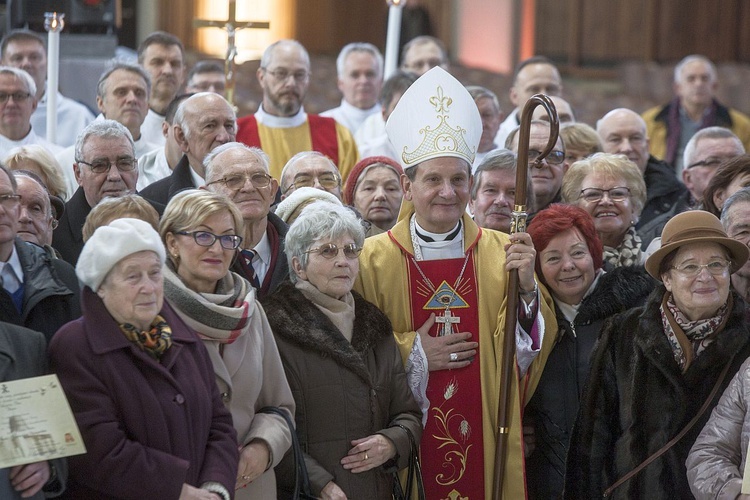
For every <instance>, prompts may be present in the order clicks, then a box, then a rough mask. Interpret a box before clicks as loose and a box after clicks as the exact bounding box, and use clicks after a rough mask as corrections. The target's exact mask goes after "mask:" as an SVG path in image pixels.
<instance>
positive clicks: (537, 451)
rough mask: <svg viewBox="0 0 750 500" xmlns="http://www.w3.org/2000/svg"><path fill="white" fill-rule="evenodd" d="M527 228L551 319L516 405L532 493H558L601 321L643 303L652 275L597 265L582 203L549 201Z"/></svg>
mask: <svg viewBox="0 0 750 500" xmlns="http://www.w3.org/2000/svg"><path fill="white" fill-rule="evenodd" d="M528 233H529V235H531V239H532V241H533V242H534V248H535V249H536V252H537V253H536V273H537V276H539V277H540V278H541V280H542V282H543V283H544V285H545V286H546V287H547V289H548V290H549V292H550V294H551V295H552V298H553V299H554V301H555V313H556V316H557V325H558V328H557V339H556V340H555V346H554V347H553V348H552V352H551V353H550V355H549V357H548V358H547V362H546V363H545V365H544V372H543V373H542V377H541V379H540V380H539V384H538V385H537V388H536V390H535V391H534V396H533V397H532V398H531V400H530V401H529V403H528V404H527V405H526V410H525V412H524V419H523V423H524V430H525V438H526V444H527V448H526V449H527V452H528V456H527V458H526V478H527V484H528V486H529V498H530V499H532V500H533V499H550V498H560V496H561V495H562V491H563V483H564V481H565V458H566V456H567V452H568V445H569V443H570V435H571V432H572V430H573V424H574V423H575V420H576V416H577V414H578V405H579V403H580V399H581V396H582V395H583V390H584V388H585V387H586V382H587V380H588V375H589V366H590V365H589V360H590V359H591V351H592V350H593V349H594V345H595V344H596V341H597V340H598V339H599V334H600V333H601V331H602V328H603V327H604V325H605V324H606V321H607V320H608V319H609V318H610V317H612V316H614V315H616V314H618V313H621V312H623V311H627V310H628V309H631V308H633V307H637V306H640V305H643V304H644V303H645V302H646V298H647V297H648V295H649V294H650V293H651V291H652V290H653V289H654V286H655V284H656V282H655V281H654V280H653V279H652V278H651V277H650V276H649V275H648V274H647V273H646V271H645V270H644V269H643V267H641V266H638V267H632V266H627V267H618V268H616V269H614V270H613V271H611V272H605V271H604V270H603V269H602V244H601V241H600V240H599V236H597V234H596V228H595V227H594V220H593V219H592V218H591V216H590V215H589V214H588V213H587V212H586V211H585V210H583V209H582V208H579V207H576V206H573V205H565V204H563V203H555V204H553V205H551V206H550V207H548V208H546V209H544V210H542V211H540V212H539V213H537V214H536V215H535V216H534V219H533V220H532V221H531V223H530V224H529V228H528Z"/></svg>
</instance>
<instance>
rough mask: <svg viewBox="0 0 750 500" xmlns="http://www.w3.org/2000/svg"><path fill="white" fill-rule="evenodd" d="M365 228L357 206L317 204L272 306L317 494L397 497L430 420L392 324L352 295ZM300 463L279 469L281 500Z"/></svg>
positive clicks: (305, 215) (293, 238)
mask: <svg viewBox="0 0 750 500" xmlns="http://www.w3.org/2000/svg"><path fill="white" fill-rule="evenodd" d="M364 238H365V236H364V230H363V229H362V226H361V224H360V223H359V221H358V220H357V217H356V215H354V213H353V212H352V211H351V210H349V209H348V208H345V207H342V206H338V205H334V204H332V203H329V202H326V201H317V202H315V203H313V204H311V205H309V206H307V207H305V208H304V210H303V211H302V213H301V214H300V216H299V217H298V218H297V220H296V221H295V222H294V224H292V226H291V227H290V229H289V232H288V233H287V237H286V254H287V258H288V260H289V266H290V273H289V274H290V278H291V282H289V283H284V284H282V285H281V286H280V287H279V288H278V289H277V290H276V292H275V293H274V294H273V295H271V296H270V297H268V298H267V299H265V300H264V303H263V305H264V307H265V309H266V312H267V313H268V318H269V321H270V323H271V328H272V329H273V332H274V335H275V336H276V341H277V342H278V346H279V352H280V353H281V359H282V362H283V364H284V369H285V371H286V374H287V379H288V380H289V385H290V386H291V388H292V394H293V395H294V399H295V403H296V406H297V415H296V423H297V435H298V436H299V440H300V444H301V446H302V449H303V450H304V451H305V462H306V464H307V470H308V473H309V476H310V483H311V489H312V494H313V495H315V496H316V497H320V498H323V499H345V498H352V499H353V498H368V499H384V500H385V499H390V498H392V493H393V489H392V488H393V476H392V475H391V472H393V471H396V470H398V469H401V468H404V467H406V465H407V461H408V459H409V450H410V445H409V437H408V434H407V431H406V430H405V429H409V431H410V432H411V433H412V435H413V436H414V438H415V440H416V442H417V444H418V443H419V439H420V437H421V434H422V420H421V418H422V413H421V411H420V409H419V406H417V403H416V402H415V401H414V398H413V397H412V395H411V391H410V389H409V387H408V385H407V382H406V373H405V372H404V368H403V364H402V362H401V355H400V354H399V351H398V348H397V347H396V341H395V339H394V337H393V330H392V328H391V323H390V321H388V318H387V317H386V316H385V314H383V313H382V312H381V311H380V310H379V309H378V308H377V307H375V306H374V305H372V304H371V303H369V302H367V301H366V300H364V299H363V298H362V297H361V296H360V295H359V294H357V293H356V292H353V291H352V286H353V285H354V280H355V278H356V277H357V274H358V272H359V261H358V257H359V254H360V252H361V250H362V244H363V243H364ZM294 477H295V476H294V461H293V460H292V457H290V456H289V455H287V457H285V459H284V461H282V463H281V465H280V466H279V467H278V468H277V478H278V481H279V487H280V491H279V498H289V495H290V492H291V491H292V489H293V488H294Z"/></svg>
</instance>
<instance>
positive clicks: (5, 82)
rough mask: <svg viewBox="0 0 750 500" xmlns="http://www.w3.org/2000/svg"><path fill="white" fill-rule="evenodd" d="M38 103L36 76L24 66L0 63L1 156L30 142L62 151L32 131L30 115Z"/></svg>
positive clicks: (56, 151) (52, 151) (54, 150)
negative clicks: (33, 76) (0, 64)
mask: <svg viewBox="0 0 750 500" xmlns="http://www.w3.org/2000/svg"><path fill="white" fill-rule="evenodd" d="M36 105H37V101H36V84H35V83H34V79H33V78H31V76H30V75H29V74H28V73H27V72H25V71H24V70H22V69H18V68H13V67H10V66H0V156H3V157H4V156H5V155H6V154H7V153H8V151H10V150H11V149H13V148H15V147H18V146H26V145H29V144H39V145H41V146H44V147H45V148H47V150H48V151H49V152H51V153H52V154H55V153H58V152H59V151H61V150H62V148H61V147H60V146H58V145H56V144H52V143H51V142H47V140H46V139H44V138H42V137H40V136H38V135H37V134H36V133H35V132H34V130H32V128H31V115H32V113H34V110H35V109H36Z"/></svg>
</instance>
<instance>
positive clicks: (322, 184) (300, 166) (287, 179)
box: [281, 151, 341, 200]
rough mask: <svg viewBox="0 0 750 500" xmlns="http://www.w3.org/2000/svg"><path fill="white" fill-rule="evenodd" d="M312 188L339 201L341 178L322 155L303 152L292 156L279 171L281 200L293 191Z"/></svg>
mask: <svg viewBox="0 0 750 500" xmlns="http://www.w3.org/2000/svg"><path fill="white" fill-rule="evenodd" d="M301 187H314V188H317V189H321V190H323V191H328V192H329V193H331V194H332V195H334V196H335V197H336V198H338V199H339V200H341V176H340V175H339V171H338V169H337V168H336V165H334V164H333V162H332V161H331V160H330V158H327V157H326V156H325V155H324V154H323V153H319V152H317V151H303V152H301V153H297V154H296V155H294V156H292V158H291V159H290V160H289V161H288V162H286V165H284V169H283V170H282V171H281V199H282V200H283V199H284V198H286V197H287V196H289V195H290V194H292V192H293V191H294V190H295V189H298V188H301Z"/></svg>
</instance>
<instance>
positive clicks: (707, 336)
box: [659, 292, 733, 373]
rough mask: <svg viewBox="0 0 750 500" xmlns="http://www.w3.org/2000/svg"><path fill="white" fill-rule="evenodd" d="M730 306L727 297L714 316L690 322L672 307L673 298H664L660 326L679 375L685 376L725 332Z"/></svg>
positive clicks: (730, 302) (673, 304)
mask: <svg viewBox="0 0 750 500" xmlns="http://www.w3.org/2000/svg"><path fill="white" fill-rule="evenodd" d="M732 304H733V301H732V296H731V295H729V298H728V299H727V302H726V303H725V304H724V305H723V306H721V307H720V308H719V310H718V311H717V312H716V315H715V316H712V317H710V318H707V319H699V320H695V321H690V320H689V319H688V318H687V317H686V316H685V315H684V314H683V312H682V311H680V309H679V308H678V307H677V305H676V304H675V303H674V300H673V298H672V294H671V293H670V292H667V293H665V294H664V298H663V299H662V301H661V306H660V308H659V311H660V312H661V323H662V326H663V327H664V333H665V334H666V335H667V340H668V341H669V345H670V346H671V347H672V353H673V354H674V359H675V361H677V364H678V365H679V367H680V370H681V371H682V373H685V372H686V371H687V369H688V368H689V367H690V364H691V363H692V362H693V360H694V359H695V358H697V357H698V356H700V354H701V353H702V352H703V351H704V350H705V349H706V347H708V346H709V345H710V344H711V343H712V342H713V341H714V340H715V339H716V334H718V333H719V332H720V331H722V330H723V329H724V325H725V324H726V322H727V319H728V318H729V311H731V310H732Z"/></svg>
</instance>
